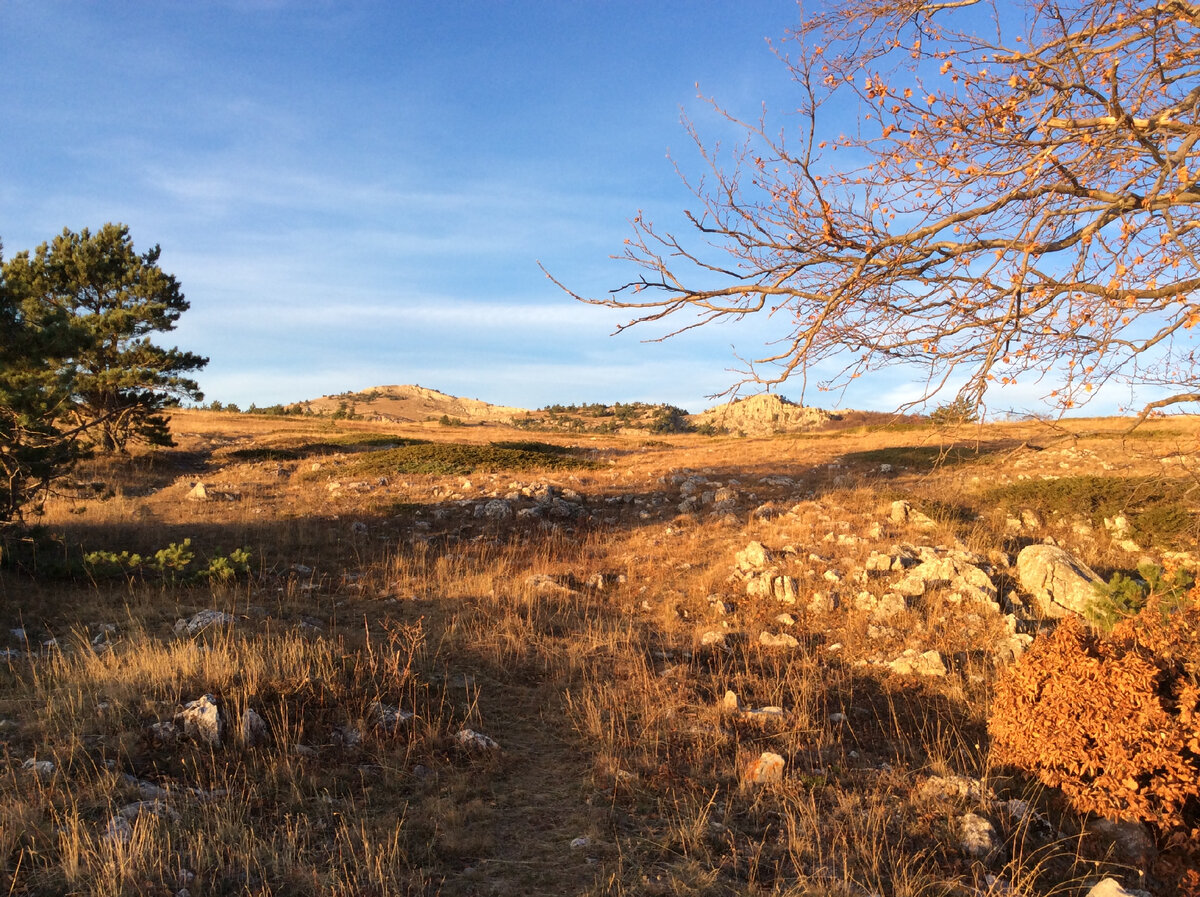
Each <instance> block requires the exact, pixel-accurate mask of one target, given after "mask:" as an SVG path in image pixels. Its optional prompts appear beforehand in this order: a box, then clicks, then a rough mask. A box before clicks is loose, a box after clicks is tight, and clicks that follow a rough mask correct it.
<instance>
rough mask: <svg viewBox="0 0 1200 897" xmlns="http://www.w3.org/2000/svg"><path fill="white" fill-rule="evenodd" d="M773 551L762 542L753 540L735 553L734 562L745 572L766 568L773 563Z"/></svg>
mask: <svg viewBox="0 0 1200 897" xmlns="http://www.w3.org/2000/svg"><path fill="white" fill-rule="evenodd" d="M771 557H772V555H771V551H770V549H768V548H767V547H766V546H765V545H763V544H762V542H751V543H750V544H749V545H747V546H746V547H745V548H743V549H742V550H741V551H739V552H738V553H737V554H736V555H734V558H733V560H734V563H735V564H737V568H738V570H741V571H742V572H744V573H751V572H754V571H758V570H764V569H766V567H767V565H768V564H770V563H771Z"/></svg>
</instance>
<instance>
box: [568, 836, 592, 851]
mask: <svg viewBox="0 0 1200 897" xmlns="http://www.w3.org/2000/svg"><path fill="white" fill-rule="evenodd" d="M591 845H592V839H591V838H588V837H586V836H585V837H580V838H572V839H571V849H572V850H583V848H585V847H590V846H591Z"/></svg>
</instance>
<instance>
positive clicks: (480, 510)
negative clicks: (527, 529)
mask: <svg viewBox="0 0 1200 897" xmlns="http://www.w3.org/2000/svg"><path fill="white" fill-rule="evenodd" d="M475 516H476V517H486V518H487V519H488V520H495V521H497V522H499V521H502V520H511V519H512V518H513V508H512V505H511V504H509V503H508V502H507V501H505V500H504V499H502V498H494V499H492V500H491V501H489V502H486V503H484V504H480V505H476V506H475Z"/></svg>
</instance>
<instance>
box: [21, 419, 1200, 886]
mask: <svg viewBox="0 0 1200 897" xmlns="http://www.w3.org/2000/svg"><path fill="white" fill-rule="evenodd" d="M1087 426H1088V428H1090V429H1093V430H1096V431H1097V435H1093V436H1089V437H1085V438H1083V439H1080V440H1078V441H1077V442H1053V441H1052V439H1053V438H1054V437H1053V435H1052V434H1049V433H1044V432H1040V431H1038V430H1037V429H1035V428H1033V427H1031V426H1024V425H1007V426H995V427H989V428H986V429H985V430H983V431H980V432H977V431H974V430H972V431H970V432H969V433H968V434H965V435H967V436H970V437H972V439H971V441H970V442H966V443H960V444H959V446H958V448H955V449H951V448H950V446H949V445H948V443H947V441H946V440H947V437H946V434H944V433H938V432H935V431H926V432H921V431H912V430H906V431H904V432H903V433H888V432H878V433H846V434H828V435H824V436H821V437H809V438H805V439H788V438H776V439H736V438H718V439H709V438H703V437H698V436H688V437H672V438H668V439H663V440H658V441H655V442H654V443H651V444H646V441H645V440H643V439H638V438H633V437H626V438H622V437H605V438H595V437H587V438H584V439H580V440H578V441H577V442H576V443H574V444H572V443H570V442H569V441H568V440H565V439H558V440H557V441H558V442H559V443H560V444H561V445H562V446H564V447H567V448H570V449H571V452H572V454H571V455H570V457H572V458H575V459H577V460H578V461H579V462H580V463H579V464H578V465H576V466H573V467H570V466H569V467H559V468H556V469H537V468H531V469H521V470H513V469H477V470H471V471H463V472H457V473H436V474H435V473H420V472H411V471H404V470H393V471H384V472H380V471H377V470H375V468H374V467H372V466H371V465H369V464H365V463H364V461H365V459H370V458H371V457H373V456H372V453H375V452H380V453H386V452H389V451H391V450H392V449H393V448H394V446H395V445H396V444H399V443H400V442H403V441H404V440H411V439H413V438H427V439H428V438H435V439H438V440H443V441H444V440H447V439H452V438H455V437H458V438H461V439H469V440H470V441H472V443H473V444H475V445H486V443H487V442H488V441H489V440H491V441H497V442H505V441H511V440H513V439H515V438H518V437H517V435H516V434H513V433H511V432H509V431H505V430H503V429H500V428H487V427H476V428H469V432H466V433H459V432H453V433H448V432H447V431H446V430H444V429H438V428H437V427H436V426H429V427H409V428H407V429H405V428H398V427H394V426H393V427H389V426H385V425H381V424H374V425H372V424H364V423H358V422H353V423H346V424H342V425H340V428H339V429H332V428H331V427H330V425H329V424H327V423H322V422H305V421H294V420H284V421H279V420H275V421H265V422H260V421H256V420H255V419H252V418H238V417H233V416H229V415H208V414H201V413H184V414H180V415H179V416H178V417H177V419H176V421H175V428H176V432H177V433H178V434H179V440H180V443H181V445H180V447H179V448H178V449H177V450H174V451H171V452H164V453H159V454H156V455H153V456H144V457H140V458H135V459H130V460H125V461H122V460H116V461H106V460H104V459H99V460H97V461H96V462H94V463H93V464H92V465H91V466H90V467H89V468H87V469H85V470H84V471H82V473H83V474H84V477H83V479H84V481H85V484H89V485H81V487H80V489H79V491H78V492H77V493H76V494H75V495H74V496H73V497H69V498H64V499H63V500H61V501H59V502H58V503H56V504H54V505H53V506H51V508H50V509H49V515H48V517H47V522H48V524H49V526H50V528H51V529H52V530H53V531H55V532H57V533H59V534H60V535H61V542H60V543H59V544H60V545H62V546H65V547H64V548H63V549H62V551H61V555H62V556H63V557H65V558H67V559H68V561H70V559H71V558H75V559H76V560H74V561H70V563H76V564H78V560H77V559H78V558H79V556H80V555H81V554H82V552H81V551H79V549H77V548H76V547H75V546H80V545H82V546H83V550H85V551H93V552H94V551H105V552H110V553H113V554H118V553H119V552H121V551H129V552H136V553H139V554H141V555H142V556H143V557H145V558H153V557H154V554H155V552H156V551H157V550H159V549H164V548H166V547H167V546H168V545H171V544H173V545H175V546H176V550H175V551H174V553H172V554H171V555H170V557H172V558H174V559H175V563H176V566H173V567H172V566H164V565H159V566H158V567H155V566H154V565H153V564H151V563H149V562H146V563H145V564H143V565H142V566H140V567H135V566H132V565H131V563H130V562H129V561H128V559H126V560H125V561H124V562H120V563H118V562H116V561H112V562H110V563H109V566H103V567H102V566H96V565H93V566H91V567H87V568H83V567H78V566H77V567H76V569H77V570H78V571H80V572H77V573H76V574H70V572H69V569H68V570H63V569H59V570H57V571H56V572H54V573H47V574H45V575H41V576H39V577H38V578H30V577H28V576H25V575H23V574H21V573H20V572H19V571H12V570H9V571H5V572H4V573H3V574H2V575H3V578H2V579H0V588H2V595H3V598H4V602H5V603H4V608H5V613H7V618H6V622H7V623H8V626H7V629H8V630H11V631H12V638H11V639H10V643H9V644H8V645H7V646H6V648H5V659H6V661H7V664H8V672H7V675H6V678H4V679H3V680H2V681H0V739H3V742H4V743H5V745H6V746H7V756H8V757H9V761H8V762H9V766H10V771H11V774H10V775H8V776H7V777H5V778H4V779H3V780H2V782H3V784H0V811H2V812H0V820H8V821H4V822H2V823H0V862H2V863H3V864H4V865H3V866H2V867H0V872H2V874H3V875H4V876H5V877H6V879H5V883H6V885H10V886H11V888H12V890H13V892H14V893H51V892H55V893H60V892H69V891H72V890H77V891H89V892H108V893H120V892H125V893H134V892H136V893H163V894H167V893H170V894H175V895H179V894H181V893H183V892H187V893H188V894H208V893H213V894H226V893H228V894H233V893H246V892H248V891H249V892H255V893H282V892H285V891H286V892H288V893H300V894H308V893H312V894H317V893H401V892H404V893H430V894H434V893H441V894H447V895H454V894H479V893H485V894H486V893H493V894H507V893H529V894H535V893H536V894H564V893H645V894H675V893H712V894H752V893H753V894H760V893H764V892H765V893H793V894H845V895H851V894H854V895H858V894H867V893H880V894H885V893H886V894H916V893H950V894H964V895H966V894H972V895H973V894H978V895H984V894H1001V893H1007V894H1017V895H1035V894H1049V893H1063V892H1064V889H1069V888H1074V891H1073V892H1074V893H1078V894H1086V893H1088V891H1089V889H1091V888H1093V886H1095V887H1097V888H1101V889H1102V890H1100V891H1097V893H1111V894H1118V893H1121V892H1120V891H1118V890H1113V889H1114V888H1117V887H1122V886H1124V887H1127V888H1128V889H1129V891H1128V892H1129V893H1136V890H1135V889H1137V888H1141V889H1143V890H1147V891H1148V892H1149V893H1155V894H1162V893H1165V892H1163V891H1161V890H1157V888H1158V887H1159V886H1158V884H1156V883H1157V882H1158V881H1159V878H1158V877H1156V876H1158V875H1159V870H1160V869H1161V868H1165V867H1163V865H1162V864H1163V863H1166V862H1169V860H1170V857H1171V854H1170V847H1169V845H1165V844H1164V845H1156V844H1154V843H1153V841H1152V840H1149V836H1148V834H1147V831H1146V830H1145V829H1142V828H1141V827H1139V826H1133V827H1132V828H1131V827H1128V826H1126V827H1125V828H1123V829H1122V828H1119V827H1117V828H1114V827H1108V828H1105V827H1104V826H1095V825H1092V824H1091V822H1090V821H1089V820H1085V819H1081V818H1079V817H1078V816H1076V815H1075V814H1073V813H1072V812H1071V810H1070V808H1069V807H1067V806H1066V804H1065V803H1064V802H1063V801H1062V800H1061V799H1060V798H1059V797H1058V796H1057V795H1056V794H1055V793H1054V792H1053V791H1048V790H1046V789H1042V788H1039V787H1037V786H1036V785H1035V783H1033V782H1031V781H1029V780H1028V779H1026V778H1023V777H1022V776H1020V775H1019V774H1015V773H1014V772H1013V771H1011V770H1003V769H998V768H995V767H994V766H993V765H992V764H991V763H990V762H989V756H988V751H989V748H988V743H987V734H986V728H985V722H986V717H987V710H988V700H989V695H990V694H991V690H992V688H993V685H994V683H995V681H996V677H997V676H999V675H1002V674H1003V671H1004V669H1005V668H1006V667H1007V666H1008V665H1009V664H1012V663H1014V662H1018V658H1020V656H1021V655H1022V653H1023V652H1024V651H1025V650H1026V649H1027V648H1028V646H1029V644H1030V643H1031V642H1032V641H1033V640H1034V639H1035V638H1037V637H1038V635H1039V633H1041V632H1043V631H1045V630H1046V629H1048V628H1049V627H1052V626H1053V625H1054V619H1055V618H1056V616H1058V615H1060V614H1063V613H1076V612H1079V611H1080V610H1083V609H1085V608H1082V607H1081V606H1079V604H1078V600H1080V596H1083V598H1084V599H1086V597H1087V596H1088V595H1089V594H1094V590H1090V587H1089V586H1086V581H1087V579H1088V578H1089V570H1090V571H1092V572H1094V573H1095V574H1096V575H1099V576H1100V577H1103V578H1107V577H1108V576H1109V575H1111V573H1112V572H1114V571H1126V572H1130V571H1132V570H1133V569H1134V568H1135V567H1136V565H1137V564H1138V563H1139V562H1142V561H1146V560H1149V561H1153V562H1156V563H1164V562H1169V563H1171V564H1174V565H1176V566H1187V565H1195V563H1196V556H1195V553H1194V548H1193V546H1191V545H1189V544H1188V542H1187V540H1188V539H1192V540H1193V542H1194V532H1191V531H1189V530H1188V529H1187V528H1186V526H1185V525H1182V524H1181V526H1182V529H1181V528H1180V527H1179V526H1176V524H1179V522H1180V520H1183V522H1184V524H1186V522H1187V520H1188V518H1187V514H1189V513H1190V514H1194V513H1195V509H1194V508H1192V507H1191V506H1190V505H1189V506H1186V507H1185V506H1184V505H1180V507H1181V508H1183V513H1184V516H1183V518H1180V517H1179V516H1178V515H1173V514H1171V513H1167V510H1164V509H1170V508H1174V507H1175V505H1170V504H1165V503H1164V502H1168V501H1175V500H1176V499H1177V498H1178V497H1180V496H1186V495H1187V494H1189V493H1187V491H1186V489H1185V488H1183V484H1184V483H1185V482H1190V478H1191V477H1193V476H1194V473H1195V471H1194V470H1193V466H1192V460H1191V459H1192V457H1193V456H1194V455H1193V452H1194V449H1195V447H1196V432H1197V431H1196V428H1195V426H1194V424H1193V423H1192V422H1190V421H1182V420H1176V421H1168V422H1164V423H1162V424H1155V425H1153V426H1151V427H1149V428H1148V429H1147V430H1146V431H1145V432H1144V434H1143V435H1141V436H1138V437H1136V438H1134V439H1131V440H1126V441H1125V442H1124V443H1122V441H1121V440H1120V439H1118V438H1115V436H1113V435H1111V434H1112V433H1115V432H1116V430H1117V429H1118V428H1119V426H1120V424H1119V423H1118V422H1112V423H1111V425H1110V424H1108V423H1105V422H1090V423H1089V424H1088V425H1087ZM1110 431H1111V433H1110ZM526 438H527V436H526ZM380 457H389V458H393V457H397V456H395V455H386V456H385V455H380ZM472 457H482V458H485V457H486V455H480V454H478V453H476V454H475V455H472ZM506 457H507V456H506ZM583 462H586V463H583ZM364 470H371V473H370V475H364V474H363V473H361V471H364ZM95 483H99V484H101V485H100V486H95V485H94V484H95ZM198 483H203V484H204V487H205V488H204V489H202V490H198V489H197V484H198ZM1128 483H1136V484H1137V488H1136V489H1134V490H1133V491H1132V492H1128V491H1127V490H1124V485H1125V484H1128ZM1147 484H1156V485H1157V489H1156V490H1152V489H1150V488H1149V486H1148V485H1147ZM1083 495H1086V496H1090V499H1089V501H1088V502H1086V503H1085V502H1083V501H1082V500H1080V498H1079V496H1083ZM1113 496H1116V498H1113ZM1155 496H1157V497H1155ZM1117 499H1119V500H1120V501H1119V502H1118V504H1119V505H1120V507H1119V508H1117V506H1116V505H1115V504H1113V502H1114V501H1116V500H1117ZM1179 501H1183V499H1182V498H1179ZM1114 508H1117V509H1116V510H1114ZM1148 509H1149V510H1148ZM1118 511H1119V513H1118ZM1192 519H1194V518H1192ZM1172 521H1174V523H1172ZM185 539H188V540H190V542H189V543H187V547H186V551H185V550H184V549H183V548H182V546H183V542H184V540H185ZM241 546H246V547H248V548H249V549H250V551H251V554H252V560H251V562H250V563H249V564H248V565H246V567H245V569H243V568H240V567H236V565H235V566H231V567H230V570H231V571H232V572H229V573H228V574H226V573H225V572H223V571H224V569H225V568H224V567H222V566H221V564H220V563H216V562H215V561H214V559H217V560H219V559H220V558H226V561H227V562H228V558H229V557H230V556H231V555H230V553H231V552H232V550H233V549H234V548H237V547H241ZM187 552H190V553H192V554H193V555H194V557H193V558H192V559H191V560H189V561H187V562H186V563H184V562H183V561H182V560H181V559H182V558H183V557H184V555H185V554H186V553H187ZM1064 556H1065V557H1067V558H1069V559H1071V563H1067V562H1065V561H1064V560H1063V558H1064ZM1035 562H1037V563H1035ZM1043 562H1056V563H1057V566H1055V567H1054V568H1053V571H1048V570H1047V568H1045V567H1044V566H1042V564H1043ZM70 563H68V565H67V566H68V568H69V567H70ZM121 563H124V566H121ZM214 564H215V566H214ZM201 569H205V570H208V571H209V572H208V573H206V575H204V576H197V575H194V574H195V572H196V571H197V570H201ZM1072 571H1073V573H1074V575H1075V576H1077V577H1078V578H1079V579H1078V580H1072V579H1070V578H1069V576H1068V573H1071V572H1072ZM1081 581H1082V582H1084V583H1085V585H1084V586H1082V587H1080V586H1079V582H1081ZM18 632H19V633H20V634H19V635H18V634H17V633H18ZM10 821H11V824H10ZM4 851H7V852H6V853H5V852H4ZM118 860H119V862H118ZM1156 864H1157V865H1156ZM1139 870H1140V873H1144V875H1143V874H1140V873H1139ZM1106 876H1109V877H1112V878H1113V879H1114V880H1113V881H1112V883H1111V884H1102V883H1101V879H1102V878H1105V877H1106ZM1103 889H1107V890H1103Z"/></svg>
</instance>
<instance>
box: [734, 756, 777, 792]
mask: <svg viewBox="0 0 1200 897" xmlns="http://www.w3.org/2000/svg"><path fill="white" fill-rule="evenodd" d="M783 767H784V762H783V758H782V757H781V756H779V755H778V754H774V753H771V752H770V751H763V753H762V754H761V755H760V756H759V757H757V758H755V759H754V760H752V761H751V762H750V763H749V765H747V767H746V772H745V775H744V777H743V778H744V780H745V781H746V782H748V783H750V784H752V785H777V784H779V783H780V782H782V781H783Z"/></svg>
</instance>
